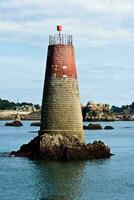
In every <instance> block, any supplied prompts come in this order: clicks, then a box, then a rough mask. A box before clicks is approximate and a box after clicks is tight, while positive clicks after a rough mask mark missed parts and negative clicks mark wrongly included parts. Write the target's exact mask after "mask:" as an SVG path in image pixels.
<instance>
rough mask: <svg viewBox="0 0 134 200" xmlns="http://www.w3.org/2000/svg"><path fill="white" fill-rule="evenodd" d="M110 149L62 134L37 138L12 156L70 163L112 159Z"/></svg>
mask: <svg viewBox="0 0 134 200" xmlns="http://www.w3.org/2000/svg"><path fill="white" fill-rule="evenodd" d="M111 155H112V154H111V153H110V148H109V147H108V146H107V145H105V144H104V143H103V142H101V141H94V142H93V143H89V144H85V143H81V141H80V139H79V138H78V137H77V136H73V137H65V136H62V135H60V134H57V135H55V136H52V135H50V134H45V135H43V136H41V137H39V136H37V137H36V138H34V139H33V140H32V141H30V142H29V143H28V144H24V145H22V146H21V148H20V150H18V151H16V152H15V151H13V152H11V153H10V156H18V157H28V158H31V159H41V160H53V161H56V160H58V161H68V160H88V159H100V158H110V156H111Z"/></svg>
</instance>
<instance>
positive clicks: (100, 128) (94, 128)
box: [83, 124, 103, 130]
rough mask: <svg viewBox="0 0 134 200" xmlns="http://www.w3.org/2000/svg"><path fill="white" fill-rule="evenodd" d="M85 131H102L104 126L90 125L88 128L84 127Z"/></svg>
mask: <svg viewBox="0 0 134 200" xmlns="http://www.w3.org/2000/svg"><path fill="white" fill-rule="evenodd" d="M83 129H84V130H102V129H103V128H102V126H101V125H100V124H89V125H88V126H85V125H84V126H83Z"/></svg>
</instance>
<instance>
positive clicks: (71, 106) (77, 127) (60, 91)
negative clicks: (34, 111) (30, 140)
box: [39, 25, 84, 142]
mask: <svg viewBox="0 0 134 200" xmlns="http://www.w3.org/2000/svg"><path fill="white" fill-rule="evenodd" d="M57 31H58V32H59V33H58V34H55V35H51V36H49V46H48V55H47V63H46V73H45V81H44V90H43V99H42V112H41V127H40V131H39V135H40V136H43V135H44V134H46V133H47V134H50V135H56V134H61V135H62V136H71V137H72V136H73V135H75V136H77V137H79V139H80V140H81V141H82V142H83V140H84V133H83V123H82V113H81V104H80V97H79V89H78V81H77V71H76V64H75V55H74V46H73V38H72V35H67V34H61V31H62V26H61V25H58V26H57Z"/></svg>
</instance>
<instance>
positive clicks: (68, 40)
mask: <svg viewBox="0 0 134 200" xmlns="http://www.w3.org/2000/svg"><path fill="white" fill-rule="evenodd" d="M62 30H63V26H62V25H57V31H58V32H59V34H54V35H50V36H49V45H58V44H60V45H72V43H73V38H72V35H68V34H61V31H62Z"/></svg>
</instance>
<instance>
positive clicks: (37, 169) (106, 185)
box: [0, 121, 134, 200]
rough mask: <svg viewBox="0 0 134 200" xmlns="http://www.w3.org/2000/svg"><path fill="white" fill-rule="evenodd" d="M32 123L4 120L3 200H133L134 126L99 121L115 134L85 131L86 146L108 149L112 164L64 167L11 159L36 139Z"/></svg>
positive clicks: (0, 143)
mask: <svg viewBox="0 0 134 200" xmlns="http://www.w3.org/2000/svg"><path fill="white" fill-rule="evenodd" d="M30 123H31V122H30V121H25V122H23V124H24V126H23V127H6V126H4V124H5V122H4V121H0V200H90V199H91V200H134V122H100V124H101V125H102V126H103V127H104V126H105V125H112V126H113V127H114V128H115V129H113V130H92V131H88V130H87V131H85V140H86V142H92V141H94V140H102V141H104V142H105V143H106V144H108V145H109V147H110V148H111V151H112V153H113V154H115V155H114V156H112V157H111V158H110V159H100V160H92V161H82V162H78V161H75V162H61V163H60V162H44V161H32V160H29V159H27V158H15V157H9V156H8V153H9V152H10V151H12V150H17V149H19V147H20V146H21V145H22V144H24V143H27V142H29V141H30V140H31V139H32V138H33V137H35V136H36V135H37V134H38V133H37V131H38V127H31V126H30Z"/></svg>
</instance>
